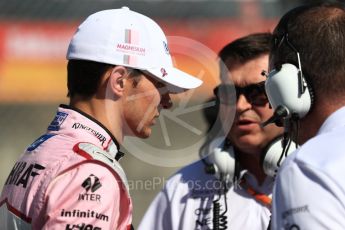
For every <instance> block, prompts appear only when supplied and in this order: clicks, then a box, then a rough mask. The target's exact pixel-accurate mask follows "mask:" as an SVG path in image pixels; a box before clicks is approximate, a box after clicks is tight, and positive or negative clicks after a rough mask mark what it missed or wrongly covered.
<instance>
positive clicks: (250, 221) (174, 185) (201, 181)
mask: <svg viewBox="0 0 345 230" xmlns="http://www.w3.org/2000/svg"><path fill="white" fill-rule="evenodd" d="M244 177H245V179H246V181H247V182H248V184H250V185H251V187H252V188H255V190H256V191H258V192H261V193H263V194H267V195H270V194H271V191H272V187H273V180H272V178H269V177H267V178H266V180H265V181H264V183H263V184H262V185H261V186H258V185H257V182H256V179H255V178H254V177H253V176H252V175H251V174H249V173H246V174H245V175H244ZM220 188H221V183H220V181H218V180H216V179H215V177H214V175H210V174H206V173H205V165H204V163H203V162H202V161H197V162H195V163H193V164H191V165H189V166H186V167H184V168H183V169H181V170H180V171H179V172H177V173H176V174H175V175H173V176H172V177H171V178H170V179H169V180H168V181H167V183H166V185H165V186H164V188H163V189H162V191H160V192H159V194H158V195H157V196H156V197H155V199H154V200H153V202H152V203H151V205H150V207H149V209H148V210H147V212H146V214H145V215H144V217H143V219H142V221H141V223H140V225H139V227H138V229H139V230H147V229H155V230H172V229H174V230H182V229H185V230H191V229H213V208H214V205H213V201H214V200H215V199H216V198H218V190H219V189H220ZM226 196H227V197H226V198H227V206H228V211H227V212H226V216H227V222H228V224H227V226H228V228H227V229H240V230H243V229H251V230H252V229H253V230H256V229H257V230H263V229H264V230H266V229H267V227H268V224H269V221H270V216H271V213H270V210H269V208H268V207H266V206H265V205H263V204H262V203H260V202H258V201H257V200H256V199H254V198H253V196H252V195H250V194H249V193H248V191H246V189H244V187H240V186H231V188H230V189H229V191H228V192H227V194H226ZM219 203H220V207H221V212H220V213H222V212H223V211H224V208H225V203H224V195H222V196H221V199H220V200H219Z"/></svg>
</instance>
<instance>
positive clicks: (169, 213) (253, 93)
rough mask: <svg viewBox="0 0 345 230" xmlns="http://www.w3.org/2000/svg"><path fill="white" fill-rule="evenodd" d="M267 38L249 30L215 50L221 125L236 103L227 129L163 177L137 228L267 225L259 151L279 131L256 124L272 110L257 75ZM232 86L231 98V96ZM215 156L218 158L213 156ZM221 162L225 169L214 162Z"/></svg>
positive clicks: (266, 187)
mask: <svg viewBox="0 0 345 230" xmlns="http://www.w3.org/2000/svg"><path fill="white" fill-rule="evenodd" d="M270 40H271V34H269V33H260V34H252V35H249V36H246V37H243V38H240V39H237V40H235V41H233V42H232V43H230V44H228V45H227V46H225V47H224V48H223V49H222V50H221V51H220V53H219V57H220V63H224V64H225V65H226V67H227V68H224V66H223V65H222V64H221V68H220V69H221V82H222V84H221V85H220V86H219V87H218V90H216V96H217V101H218V103H219V106H220V109H219V111H220V112H219V113H220V114H219V116H220V120H221V122H222V125H223V127H227V126H229V124H230V123H231V121H232V119H229V117H232V118H233V114H231V113H225V114H224V112H229V111H230V112H231V111H232V112H233V113H234V109H233V106H232V105H231V104H232V103H234V104H235V105H236V108H235V118H234V121H233V125H232V126H231V124H230V126H231V130H230V131H229V129H227V128H224V131H225V132H226V137H225V140H224V138H216V139H212V140H211V141H210V143H207V145H206V146H204V148H203V149H202V150H201V157H202V158H203V159H202V160H200V161H198V162H196V163H193V164H191V165H189V166H187V167H185V168H183V169H181V170H180V171H179V172H177V173H176V174H175V175H173V176H172V177H171V178H170V179H169V180H168V181H167V183H166V185H165V186H164V188H163V190H162V191H161V192H160V193H159V194H158V195H157V196H156V198H155V199H154V200H153V202H152V204H151V206H150V207H149V209H148V210H147V212H146V214H145V216H144V217H143V219H142V221H141V223H140V225H139V229H142V230H144V229H158V230H159V229H162V230H163V229H164V230H170V229H174V230H178V229H186V230H187V229H188V230H190V229H226V228H228V229H267V228H268V226H269V222H270V216H271V212H270V205H271V203H270V194H271V190H272V185H273V184H272V182H273V179H272V178H271V177H268V176H266V175H265V173H264V171H263V169H262V167H261V164H260V155H261V154H262V153H263V152H264V149H265V148H266V147H267V146H268V145H269V144H270V143H271V142H272V141H273V140H274V139H276V138H277V137H278V136H280V135H281V134H282V132H283V130H282V128H279V127H277V126H275V125H268V126H266V127H264V128H262V127H261V123H262V122H264V121H266V120H267V119H268V118H269V117H271V116H272V114H273V111H272V109H271V108H270V107H269V104H268V100H267V97H266V95H265V92H264V84H263V83H264V81H265V79H266V78H265V77H264V76H262V75H261V72H262V70H264V69H267V67H268V53H269V44H270ZM230 82H233V83H230ZM231 84H233V85H231ZM234 90H236V93H237V95H236V101H235V100H232V101H231V99H232V98H231V93H233V92H234ZM229 95H230V96H229ZM229 107H231V108H230V110H229ZM229 128H230V127H229ZM217 155H220V156H221V159H220V162H219V161H218V160H217V159H214V156H217ZM222 157H224V159H223V158H222ZM235 158H236V160H235ZM223 161H226V162H223ZM222 163H225V164H226V167H225V168H222V166H221V165H218V164H222ZM235 165H236V166H235ZM238 166H239V167H238ZM235 168H236V170H235ZM234 171H237V172H234ZM234 174H236V175H234Z"/></svg>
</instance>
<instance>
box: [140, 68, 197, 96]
mask: <svg viewBox="0 0 345 230" xmlns="http://www.w3.org/2000/svg"><path fill="white" fill-rule="evenodd" d="M146 71H147V72H148V73H149V74H150V75H153V77H155V78H156V79H157V80H158V81H161V82H163V83H165V84H166V85H167V87H168V90H169V92H170V93H181V92H183V91H186V90H189V89H195V88H197V87H198V86H200V85H201V84H202V83H203V82H202V80H200V79H198V78H196V77H193V76H192V75H190V74H188V73H185V72H183V71H181V70H179V69H176V68H174V67H170V68H164V69H163V68H161V69H156V68H155V69H147V70H146Z"/></svg>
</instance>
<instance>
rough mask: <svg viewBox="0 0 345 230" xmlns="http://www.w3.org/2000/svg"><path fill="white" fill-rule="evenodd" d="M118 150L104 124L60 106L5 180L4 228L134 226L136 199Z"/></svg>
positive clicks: (0, 206) (0, 201)
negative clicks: (131, 196) (122, 166)
mask: <svg viewBox="0 0 345 230" xmlns="http://www.w3.org/2000/svg"><path fill="white" fill-rule="evenodd" d="M118 150H119V145H118V143H117V142H116V140H115V138H114V137H113V136H112V134H111V133H110V132H109V131H108V130H107V129H106V128H105V127H104V126H103V125H102V124H100V123H99V122H97V121H96V120H94V119H93V118H91V117H90V116H88V115H87V114H85V113H83V112H81V111H78V110H76V109H72V108H70V107H68V106H66V105H61V106H60V107H59V108H58V111H57V114H56V116H55V119H54V120H53V121H52V123H51V124H50V125H49V127H48V132H47V133H46V134H44V135H43V136H41V137H40V138H38V139H37V140H36V141H35V142H34V143H32V144H31V145H30V146H29V147H28V148H27V149H26V151H25V153H24V154H23V155H22V156H21V157H20V159H19V160H18V161H17V162H16V163H15V165H14V167H13V169H12V171H11V172H10V175H9V176H8V178H7V180H6V182H5V185H4V188H3V191H2V193H1V197H0V223H1V224H0V229H82V230H86V229H93V230H96V229H131V221H132V201H131V198H130V195H129V191H128V183H127V179H126V176H125V173H124V171H123V169H122V168H121V166H120V164H119V163H118V162H117V160H118V159H119V158H120V157H121V156H122V155H123V154H122V153H121V152H119V151H118Z"/></svg>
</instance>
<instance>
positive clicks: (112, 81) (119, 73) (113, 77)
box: [108, 66, 128, 97]
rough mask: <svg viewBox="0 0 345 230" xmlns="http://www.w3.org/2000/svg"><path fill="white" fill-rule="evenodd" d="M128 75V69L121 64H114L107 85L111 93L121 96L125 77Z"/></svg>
mask: <svg viewBox="0 0 345 230" xmlns="http://www.w3.org/2000/svg"><path fill="white" fill-rule="evenodd" d="M127 75H128V71H127V69H126V68H125V67H123V66H115V67H114V68H113V69H112V71H111V73H110V77H109V82H108V84H109V86H110V89H111V90H112V91H113V93H114V94H115V95H117V96H120V97H121V96H122V95H123V92H124V84H125V77H126V76H127Z"/></svg>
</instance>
